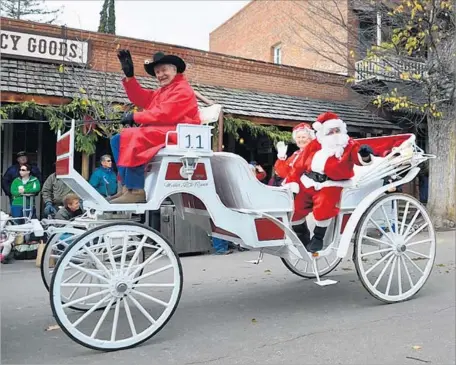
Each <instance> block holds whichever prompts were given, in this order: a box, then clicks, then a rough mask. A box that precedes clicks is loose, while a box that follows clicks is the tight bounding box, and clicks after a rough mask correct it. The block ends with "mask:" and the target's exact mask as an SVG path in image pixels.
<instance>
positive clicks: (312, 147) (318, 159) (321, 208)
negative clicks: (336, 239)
mask: <svg viewBox="0 0 456 365" xmlns="http://www.w3.org/2000/svg"><path fill="white" fill-rule="evenodd" d="M312 127H313V128H314V129H315V131H316V139H315V140H313V141H312V142H311V143H310V144H309V145H308V146H307V147H306V148H305V149H304V151H303V153H301V154H300V155H299V157H298V158H297V160H296V161H295V162H294V165H293V171H292V175H293V177H292V179H293V180H297V179H298V180H299V185H300V189H299V195H300V197H301V199H300V201H299V204H301V206H300V207H299V210H300V211H301V212H302V213H303V214H304V216H306V215H307V214H309V213H310V212H313V215H314V218H315V224H316V226H315V229H314V235H313V237H312V240H310V243H309V245H308V246H307V249H308V250H309V251H310V252H318V251H320V250H321V249H322V248H323V239H324V237H325V234H326V230H327V227H328V226H329V224H330V222H331V219H332V218H333V217H335V216H336V215H337V214H338V213H339V208H338V204H339V201H340V196H341V192H342V189H343V187H344V186H347V185H348V184H349V179H351V178H352V177H353V175H354V172H353V168H354V165H355V164H356V165H368V164H370V163H371V162H372V157H371V155H372V153H373V151H372V149H371V147H369V146H367V145H360V144H359V143H358V142H356V141H355V140H353V139H351V138H350V137H349V136H348V134H347V126H346V124H345V123H344V122H343V121H342V120H341V119H340V118H339V116H338V115H337V114H334V113H331V112H326V113H323V114H321V115H319V116H318V118H317V121H316V122H315V123H314V124H313V125H312ZM296 204H297V202H296V203H295V205H296ZM305 241H306V240H304V241H303V243H304V244H305Z"/></svg>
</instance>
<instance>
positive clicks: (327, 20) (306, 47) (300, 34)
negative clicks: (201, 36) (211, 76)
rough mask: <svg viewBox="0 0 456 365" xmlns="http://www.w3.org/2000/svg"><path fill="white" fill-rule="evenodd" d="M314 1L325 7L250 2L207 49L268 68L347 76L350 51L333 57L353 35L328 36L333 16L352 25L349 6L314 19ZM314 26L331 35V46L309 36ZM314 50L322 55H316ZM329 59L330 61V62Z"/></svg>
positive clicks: (332, 6) (340, 2)
mask: <svg viewBox="0 0 456 365" xmlns="http://www.w3.org/2000/svg"><path fill="white" fill-rule="evenodd" d="M312 1H319V2H321V0H308V1H275V0H252V1H251V2H250V3H248V4H247V5H246V6H245V7H244V8H242V9H241V10H240V11H239V12H237V13H236V14H235V15H233V16H232V17H231V18H230V19H228V20H227V21H226V22H225V23H223V24H222V25H220V26H219V27H218V28H216V29H215V30H214V31H212V32H211V34H210V39H209V49H210V51H211V52H218V53H224V54H228V55H233V56H238V57H245V58H250V59H255V60H260V61H264V62H271V63H281V64H283V65H291V66H296V67H302V68H307V69H312V70H319V71H327V72H333V73H342V74H345V73H346V69H347V67H346V65H347V62H348V57H347V56H348V54H347V51H345V50H344V49H343V47H341V48H340V52H339V53H338V54H335V52H334V50H335V43H336V42H337V44H340V45H346V44H348V43H349V41H350V39H349V34H348V33H347V32H342V31H340V32H339V31H338V32H330V31H331V29H332V30H334V24H333V23H332V21H331V15H332V14H334V16H335V17H340V16H342V17H343V19H345V20H347V21H352V18H353V17H352V16H351V13H350V12H349V8H348V0H337V1H336V2H333V1H327V2H326V3H327V4H325V11H326V13H325V14H315V13H312V9H309V3H311V2H312ZM316 22H318V24H319V25H318V27H324V28H326V29H328V32H330V33H331V34H330V37H331V38H332V39H333V40H332V43H331V44H328V43H329V40H328V39H326V40H325V39H322V37H321V35H320V36H318V34H316V33H317V32H314V33H313V32H312V31H311V30H309V28H311V27H312V24H316ZM301 25H302V26H301ZM315 28H317V27H315ZM315 49H318V51H319V52H320V53H321V54H317V53H316V52H315ZM325 54H326V55H330V56H329V58H330V59H328V57H325V56H324V55H325ZM277 56H280V59H278V57H277ZM331 59H332V60H335V61H336V62H333V61H332V60H331Z"/></svg>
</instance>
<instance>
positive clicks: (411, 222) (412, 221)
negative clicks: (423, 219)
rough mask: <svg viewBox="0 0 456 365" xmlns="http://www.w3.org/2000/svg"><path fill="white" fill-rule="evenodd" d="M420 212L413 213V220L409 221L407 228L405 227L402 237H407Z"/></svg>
mask: <svg viewBox="0 0 456 365" xmlns="http://www.w3.org/2000/svg"><path fill="white" fill-rule="evenodd" d="M420 213H421V212H420V210H419V209H417V211H416V212H415V214H414V215H413V218H412V220H411V221H410V223H409V225H408V227H407V230H406V231H405V233H404V234H403V237H407V236H408V234H409V232H410V230H411V229H412V227H413V225H414V224H415V221H416V218H418V216H419V215H420Z"/></svg>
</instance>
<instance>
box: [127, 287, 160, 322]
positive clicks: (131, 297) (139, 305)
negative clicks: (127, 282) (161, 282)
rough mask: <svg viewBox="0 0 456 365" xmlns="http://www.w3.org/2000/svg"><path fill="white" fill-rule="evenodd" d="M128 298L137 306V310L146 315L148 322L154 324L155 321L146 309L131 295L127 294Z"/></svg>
mask: <svg viewBox="0 0 456 365" xmlns="http://www.w3.org/2000/svg"><path fill="white" fill-rule="evenodd" d="M128 298H129V299H130V300H131V301H132V302H133V304H134V305H135V306H136V308H138V310H139V311H140V312H141V313H142V314H143V315H144V317H146V318H147V319H148V320H149V322H150V323H152V324H155V322H157V321H156V320H155V319H154V318H153V317H152V316H151V315H150V314H149V313H148V312H147V311H146V309H145V308H144V307H143V306H142V305H141V303H139V302H138V301H137V300H136V298H135V297H133V295H131V294H129V295H128Z"/></svg>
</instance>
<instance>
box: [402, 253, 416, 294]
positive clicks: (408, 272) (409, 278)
mask: <svg viewBox="0 0 456 365" xmlns="http://www.w3.org/2000/svg"><path fill="white" fill-rule="evenodd" d="M401 261H402V264H403V265H404V268H405V273H406V274H407V278H408V280H409V284H410V289H411V288H413V286H414V285H415V284H413V280H412V276H411V275H410V271H409V269H408V267H407V264H406V263H405V259H404V256H401Z"/></svg>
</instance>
